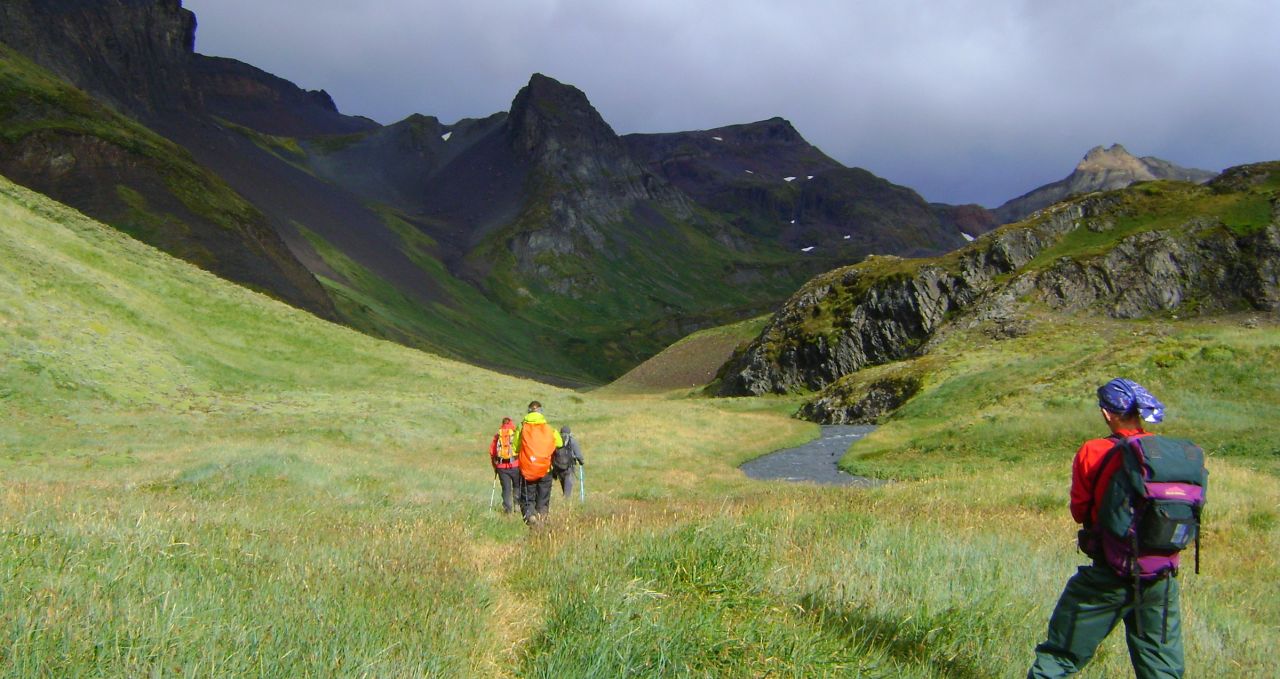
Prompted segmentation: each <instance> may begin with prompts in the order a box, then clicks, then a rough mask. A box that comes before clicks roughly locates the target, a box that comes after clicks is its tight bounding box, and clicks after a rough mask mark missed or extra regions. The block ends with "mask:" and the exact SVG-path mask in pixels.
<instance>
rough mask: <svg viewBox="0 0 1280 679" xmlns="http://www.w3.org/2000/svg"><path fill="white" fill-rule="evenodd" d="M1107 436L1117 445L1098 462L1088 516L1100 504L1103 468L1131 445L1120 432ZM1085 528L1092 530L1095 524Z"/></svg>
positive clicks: (1113, 475)
mask: <svg viewBox="0 0 1280 679" xmlns="http://www.w3.org/2000/svg"><path fill="white" fill-rule="evenodd" d="M1107 438H1108V439H1110V440H1112V441H1115V445H1114V446H1111V450H1108V451H1107V454H1106V455H1104V456H1103V457H1102V462H1100V463H1099V464H1098V473H1097V474H1096V475H1095V476H1094V477H1093V492H1092V493H1090V497H1092V498H1093V501H1092V502H1090V503H1089V512H1088V514H1087V516H1093V509H1094V506H1095V505H1097V504H1098V500H1099V498H1098V486H1101V485H1102V470H1104V469H1106V468H1107V465H1109V464H1111V460H1113V459H1114V458H1115V456H1116V455H1117V454H1118V453H1119V452H1120V451H1121V450H1126V449H1128V447H1129V444H1128V442H1127V441H1126V440H1125V437H1123V436H1121V435H1119V434H1111V435H1110V436H1108V437H1107ZM1111 476H1112V478H1115V474H1112V475H1111ZM1085 528H1088V529H1090V530H1092V529H1093V526H1091V525H1086V526H1085Z"/></svg>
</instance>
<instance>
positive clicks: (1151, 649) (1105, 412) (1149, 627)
mask: <svg viewBox="0 0 1280 679" xmlns="http://www.w3.org/2000/svg"><path fill="white" fill-rule="evenodd" d="M1098 405H1099V407H1100V409H1101V410H1102V418H1103V420H1104V421H1105V422H1106V423H1107V427H1108V428H1109V429H1110V430H1111V434H1112V436H1116V437H1130V436H1146V435H1148V434H1147V432H1146V431H1144V430H1143V427H1142V423H1143V422H1144V421H1145V422H1152V423H1156V422H1160V421H1161V420H1162V419H1163V418H1164V406H1163V405H1161V403H1160V402H1159V401H1158V400H1156V398H1155V397H1154V396H1152V395H1151V394H1150V393H1148V392H1147V390H1146V389H1144V388H1143V387H1142V386H1141V385H1139V384H1137V383H1136V382H1133V381H1130V380H1126V379H1123V378H1119V379H1114V380H1112V381H1110V382H1108V383H1107V384H1105V385H1103V386H1102V387H1099V388H1098ZM1116 443H1117V439H1114V438H1100V439H1092V440H1089V441H1086V442H1085V443H1084V445H1082V446H1080V450H1079V451H1078V452H1077V453H1076V456H1075V460H1074V462H1073V463H1072V474H1071V515H1072V517H1074V518H1075V520H1076V521H1077V522H1078V523H1080V524H1082V525H1083V526H1084V527H1085V529H1086V531H1084V532H1082V539H1081V549H1082V550H1088V551H1087V552H1086V553H1088V555H1089V556H1090V557H1092V558H1093V563H1092V564H1089V565H1087V566H1081V567H1080V568H1079V570H1077V571H1076V574H1075V575H1073V576H1071V579H1070V580H1068V581H1067V586H1066V588H1065V589H1064V590H1063V591H1062V596H1061V597H1060V598H1059V599H1058V605H1057V607H1055V608H1054V611H1053V615H1052V617H1050V618H1049V632H1048V638H1047V639H1046V640H1045V641H1044V642H1042V643H1040V644H1039V645H1038V646H1036V658H1035V662H1034V663H1033V664H1032V665H1031V669H1030V670H1029V671H1028V672H1027V677H1028V678H1029V679H1039V678H1041V677H1065V676H1069V675H1072V674H1075V673H1076V672H1079V671H1080V670H1081V669H1082V668H1083V667H1084V666H1085V665H1086V664H1087V663H1088V662H1089V660H1090V659H1092V658H1093V654H1094V652H1095V651H1096V650H1097V648H1098V644H1100V643H1102V640H1103V639H1105V638H1106V636H1107V635H1108V634H1110V633H1111V630H1112V629H1114V628H1115V626H1116V624H1117V623H1119V622H1121V621H1124V629H1125V642H1126V643H1127V644H1128V646H1129V658H1130V660H1131V661H1132V662H1133V670H1134V673H1135V674H1136V675H1137V679H1149V678H1154V677H1181V676H1182V673H1183V656H1182V615H1181V606H1180V602H1179V592H1178V580H1177V578H1176V577H1174V576H1169V577H1161V578H1159V579H1157V580H1153V581H1151V582H1148V583H1143V584H1142V585H1141V596H1140V597H1139V598H1138V603H1137V605H1135V597H1134V587H1133V583H1132V581H1129V580H1126V579H1124V578H1121V577H1120V576H1119V575H1117V574H1116V573H1115V571H1114V570H1112V568H1111V566H1110V565H1108V563H1107V561H1106V559H1105V558H1104V557H1103V556H1102V555H1101V554H1100V553H1099V552H1100V550H1098V549H1097V548H1096V546H1094V545H1092V544H1090V540H1091V538H1090V535H1091V533H1090V532H1089V531H1090V530H1091V529H1092V528H1093V526H1094V525H1095V524H1096V522H1097V519H1098V507H1099V505H1100V504H1101V503H1102V495H1103V493H1104V492H1105V489H1106V488H1107V481H1108V480H1109V479H1110V478H1111V476H1112V475H1113V474H1114V473H1115V472H1116V469H1118V468H1119V467H1120V457H1119V456H1118V455H1117V456H1114V457H1112V458H1111V459H1110V461H1107V462H1106V464H1105V465H1104V464H1103V462H1104V457H1105V456H1106V454H1107V452H1108V451H1110V450H1111V449H1112V448H1113V447H1114V446H1115V445H1116ZM1090 552H1091V553H1090Z"/></svg>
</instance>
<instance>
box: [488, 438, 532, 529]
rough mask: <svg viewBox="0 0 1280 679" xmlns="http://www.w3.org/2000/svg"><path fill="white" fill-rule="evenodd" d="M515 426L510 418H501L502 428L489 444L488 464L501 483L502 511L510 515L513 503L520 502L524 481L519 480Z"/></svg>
mask: <svg viewBox="0 0 1280 679" xmlns="http://www.w3.org/2000/svg"><path fill="white" fill-rule="evenodd" d="M515 438H516V425H514V424H512V423H511V418H510V417H504V418H502V426H501V427H499V428H498V433H496V434H494V435H493V443H490V444H489V462H490V464H492V465H493V473H494V474H496V475H497V476H498V479H499V480H500V481H501V482H502V511H503V512H504V513H506V514H510V513H511V504H512V502H513V501H515V502H519V501H520V488H521V486H523V485H524V479H522V478H520V461H519V460H517V459H516V444H515Z"/></svg>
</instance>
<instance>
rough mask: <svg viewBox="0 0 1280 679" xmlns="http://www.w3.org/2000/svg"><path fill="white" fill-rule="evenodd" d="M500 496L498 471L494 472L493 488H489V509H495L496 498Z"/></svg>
mask: <svg viewBox="0 0 1280 679" xmlns="http://www.w3.org/2000/svg"><path fill="white" fill-rule="evenodd" d="M497 494H498V471H497V470H496V469H495V470H494V472H493V486H492V487H491V488H489V509H493V499H494V496H496V495H497Z"/></svg>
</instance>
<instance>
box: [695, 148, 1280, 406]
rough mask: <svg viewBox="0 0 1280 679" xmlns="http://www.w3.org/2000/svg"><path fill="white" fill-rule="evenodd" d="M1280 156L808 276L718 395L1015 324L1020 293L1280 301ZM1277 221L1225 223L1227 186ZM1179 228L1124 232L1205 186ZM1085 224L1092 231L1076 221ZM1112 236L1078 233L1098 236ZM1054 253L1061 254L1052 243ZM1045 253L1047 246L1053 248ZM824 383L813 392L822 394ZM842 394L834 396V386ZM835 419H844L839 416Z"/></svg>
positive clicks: (1095, 300) (1066, 303)
mask: <svg viewBox="0 0 1280 679" xmlns="http://www.w3.org/2000/svg"><path fill="white" fill-rule="evenodd" d="M1277 185H1280V164H1266V165H1260V166H1251V167H1248V168H1239V169H1237V170H1234V171H1229V172H1228V173H1225V174H1224V179H1223V180H1222V181H1220V182H1217V183H1215V184H1214V185H1212V186H1211V187H1210V188H1207V189H1187V190H1186V191H1185V192H1183V193H1179V194H1178V195H1176V196H1170V197H1168V202H1166V199H1165V198H1164V197H1163V196H1161V195H1154V196H1147V195H1144V194H1142V193H1141V192H1138V191H1136V190H1132V191H1131V192H1122V193H1113V194H1106V195H1101V196H1090V197H1086V198H1084V199H1080V200H1077V201H1074V202H1070V203H1064V204H1061V205H1059V206H1056V207H1054V208H1052V209H1051V210H1049V211H1047V212H1046V214H1043V215H1041V216H1040V217H1039V218H1037V219H1035V220H1030V221H1029V222H1026V223H1023V224H1017V225H1011V226H1009V227H1005V228H1003V229H1000V230H998V231H995V232H993V233H991V234H989V235H987V236H985V237H983V238H982V239H980V240H979V241H978V242H976V243H974V244H972V245H971V246H969V247H967V248H965V249H964V250H961V251H959V252H957V253H954V254H952V255H949V256H947V257H943V258H938V259H934V260H915V261H912V260H901V259H897V258H871V259H869V260H868V261H867V262H864V263H862V264H858V265H854V266H851V267H846V268H843V269H838V270H836V271H833V272H830V273H828V274H824V275H822V276H819V277H818V278H816V279H814V280H813V281H811V282H809V283H808V284H806V285H805V286H804V287H803V288H802V289H801V290H800V291H799V292H798V293H797V294H796V295H795V296H793V297H792V298H791V299H790V300H788V302H787V303H786V304H785V305H784V306H783V308H782V309H781V310H780V311H779V312H778V313H777V314H776V315H775V316H774V318H773V320H772V321H771V322H770V323H769V325H768V326H767V327H766V328H765V330H764V332H763V334H762V335H761V336H760V337H759V338H758V339H757V340H756V341H755V342H753V343H752V344H751V345H750V346H749V347H748V348H747V349H746V351H745V352H743V353H742V354H741V355H739V356H737V357H735V358H734V359H732V360H731V361H730V362H729V363H727V364H726V365H725V367H724V369H723V370H722V372H721V384H720V387H719V393H720V394H722V395H741V394H765V393H786V392H795V391H801V390H820V389H824V388H826V387H828V386H829V385H832V384H833V383H835V382H837V381H838V380H840V379H841V378H842V377H844V376H846V375H850V374H852V373H854V372H856V371H858V370H859V369H861V368H863V367H866V366H870V365H877V364H882V363H887V362H891V361H895V360H899V359H902V358H906V357H910V356H916V355H919V354H920V353H922V352H924V351H927V348H928V343H929V341H930V340H931V339H932V338H934V337H935V335H937V333H939V332H940V331H942V330H944V329H945V328H947V327H950V326H952V325H955V324H973V323H978V322H983V321H990V320H996V321H999V322H1001V323H1003V324H1005V325H1006V326H1007V327H1010V328H1012V330H1011V331H1012V332H1016V325H1017V323H1018V315H1019V309H1020V308H1021V307H1020V305H1021V304H1023V303H1026V302H1027V301H1031V300H1033V301H1034V302H1035V303H1037V304H1043V305H1046V306H1048V307H1050V308H1053V309H1057V310H1060V311H1065V312H1089V313H1103V314H1106V315H1109V316H1112V317H1115V318H1142V317H1146V316H1150V315H1153V314H1159V313H1164V312H1174V311H1177V312H1180V313H1187V314H1194V313H1214V312H1220V311H1227V310H1234V309H1255V310H1262V311H1270V312H1275V311H1278V310H1280V275H1278V272H1280V225H1278V224H1280V207H1277V205H1280V198H1277V190H1276V186H1277ZM1224 194H1225V195H1227V196H1230V198H1231V200H1232V201H1234V202H1236V204H1238V205H1250V206H1255V208H1254V209H1256V207H1257V206H1261V207H1263V208H1265V212H1263V214H1267V215H1268V216H1267V217H1264V218H1263V219H1265V220H1269V221H1264V222H1259V223H1247V224H1239V223H1236V224H1228V223H1227V222H1226V221H1224V219H1225V217H1223V216H1222V215H1220V214H1218V213H1216V212H1214V210H1215V208H1213V207H1211V206H1212V205H1216V204H1218V201H1220V200H1222V198H1221V196H1223V195H1224ZM1210 196H1215V198H1214V199H1213V200H1212V201H1210V200H1204V204H1205V205H1206V207H1205V208H1204V209H1203V210H1199V211H1193V212H1192V213H1191V214H1189V215H1188V216H1187V217H1186V219H1185V221H1183V222H1182V223H1181V224H1179V225H1178V226H1176V227H1164V228H1146V229H1144V228H1132V227H1129V228H1128V231H1127V232H1126V231H1121V228H1122V227H1120V226H1117V224H1118V223H1119V222H1118V220H1117V218H1118V217H1129V218H1133V217H1134V216H1135V215H1141V214H1144V213H1146V214H1158V213H1160V212H1161V211H1163V210H1164V209H1166V208H1165V206H1167V205H1169V204H1173V203H1175V202H1176V203H1177V204H1179V205H1181V204H1185V203H1184V202H1183V201H1187V200H1197V199H1206V198H1207V197H1210ZM1081 232H1087V233H1088V234H1089V236H1088V237H1080V236H1077V234H1079V233H1081ZM1107 238H1111V244H1110V245H1109V246H1107V247H1105V248H1103V251H1101V252H1098V251H1097V248H1096V246H1093V247H1088V248H1085V247H1082V246H1079V245H1075V244H1076V243H1085V242H1090V241H1093V240H1102V241H1105V240H1106V239H1107ZM1055 253H1058V254H1057V255H1055ZM1046 255H1048V258H1046ZM821 398H822V396H821V395H820V396H819V400H821ZM837 400H838V399H837ZM831 419H833V420H834V421H839V418H838V417H836V418H831Z"/></svg>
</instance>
